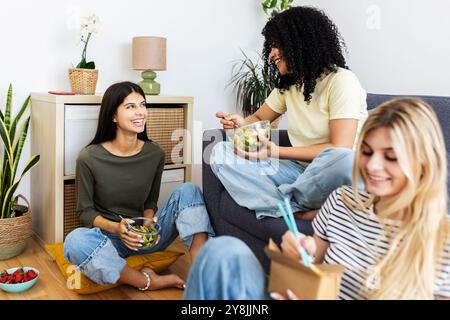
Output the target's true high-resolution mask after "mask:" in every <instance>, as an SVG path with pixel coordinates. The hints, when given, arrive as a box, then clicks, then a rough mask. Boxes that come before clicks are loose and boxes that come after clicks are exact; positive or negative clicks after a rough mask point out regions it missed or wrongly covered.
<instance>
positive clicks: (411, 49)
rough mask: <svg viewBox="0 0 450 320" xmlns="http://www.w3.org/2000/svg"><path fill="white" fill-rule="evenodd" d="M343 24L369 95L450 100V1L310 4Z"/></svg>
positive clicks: (353, 64)
mask: <svg viewBox="0 0 450 320" xmlns="http://www.w3.org/2000/svg"><path fill="white" fill-rule="evenodd" d="M302 3H305V4H311V5H314V6H317V7H321V8H324V10H325V11H326V12H327V13H328V15H329V16H330V17H331V19H332V20H333V21H335V23H336V24H337V26H338V28H339V30H340V31H341V34H342V36H343V37H344V39H345V41H346V43H347V47H348V52H349V56H348V60H347V62H348V65H349V66H350V68H351V69H352V70H353V71H354V72H355V73H356V74H357V75H358V77H359V78H360V80H361V82H362V84H363V86H364V87H365V88H366V90H367V91H369V92H374V93H392V94H425V95H445V96H450V83H449V81H448V74H449V73H450V1H448V0H339V1H336V0H310V1H302Z"/></svg>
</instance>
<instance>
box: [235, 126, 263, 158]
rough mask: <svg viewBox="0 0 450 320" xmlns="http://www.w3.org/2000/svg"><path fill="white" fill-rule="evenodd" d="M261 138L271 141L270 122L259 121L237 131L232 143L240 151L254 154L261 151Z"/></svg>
mask: <svg viewBox="0 0 450 320" xmlns="http://www.w3.org/2000/svg"><path fill="white" fill-rule="evenodd" d="M260 136H263V137H265V138H266V139H267V140H270V121H268V120H264V121H258V122H254V123H251V124H249V125H246V126H243V127H240V128H238V129H236V130H235V131H234V134H233V136H232V141H233V144H234V145H235V146H236V147H238V148H239V149H242V150H245V151H247V152H254V151H259V150H260V149H261V139H260Z"/></svg>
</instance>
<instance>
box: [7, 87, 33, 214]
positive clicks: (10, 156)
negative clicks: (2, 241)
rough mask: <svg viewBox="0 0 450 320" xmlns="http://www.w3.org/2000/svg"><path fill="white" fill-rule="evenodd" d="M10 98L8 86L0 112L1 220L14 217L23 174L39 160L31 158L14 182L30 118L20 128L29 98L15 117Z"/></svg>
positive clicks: (11, 93) (10, 88)
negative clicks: (0, 147)
mask: <svg viewBox="0 0 450 320" xmlns="http://www.w3.org/2000/svg"><path fill="white" fill-rule="evenodd" d="M12 97H13V91H12V85H11V84H10V85H9V88H8V94H7V97H6V107H5V110H4V113H3V112H2V111H1V110H0V138H1V142H2V145H3V162H2V163H1V166H2V171H1V177H0V205H1V208H0V210H1V218H2V219H5V218H11V217H13V216H14V202H15V201H16V198H17V196H16V197H14V193H15V192H16V190H17V188H18V186H19V184H20V182H21V181H22V178H23V177H24V175H25V173H27V172H28V171H30V169H31V168H32V167H33V166H34V165H36V164H37V163H38V161H39V158H40V156H39V155H33V156H31V157H30V159H29V160H28V162H27V163H26V164H25V167H24V168H23V170H22V173H21V174H20V176H19V177H18V179H17V180H16V175H17V167H18V165H19V160H20V156H21V154H22V149H23V145H24V144H25V140H26V138H27V134H28V127H29V124H30V116H28V117H27V118H26V119H25V120H24V121H23V123H22V125H21V126H20V125H19V122H20V120H21V118H22V116H23V115H24V114H25V112H26V111H27V109H28V107H29V104H30V96H28V97H27V99H26V100H25V102H24V104H23V105H22V108H20V110H19V112H18V113H17V114H16V116H15V117H11V109H12Z"/></svg>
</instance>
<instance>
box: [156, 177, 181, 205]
mask: <svg viewBox="0 0 450 320" xmlns="http://www.w3.org/2000/svg"><path fill="white" fill-rule="evenodd" d="M183 182H184V169H171V170H164V171H163V174H162V178H161V191H160V192H159V199H158V208H161V207H162V205H164V204H165V203H166V201H167V200H169V198H170V195H171V194H172V192H173V191H174V190H175V188H176V187H177V186H179V185H180V184H182V183H183Z"/></svg>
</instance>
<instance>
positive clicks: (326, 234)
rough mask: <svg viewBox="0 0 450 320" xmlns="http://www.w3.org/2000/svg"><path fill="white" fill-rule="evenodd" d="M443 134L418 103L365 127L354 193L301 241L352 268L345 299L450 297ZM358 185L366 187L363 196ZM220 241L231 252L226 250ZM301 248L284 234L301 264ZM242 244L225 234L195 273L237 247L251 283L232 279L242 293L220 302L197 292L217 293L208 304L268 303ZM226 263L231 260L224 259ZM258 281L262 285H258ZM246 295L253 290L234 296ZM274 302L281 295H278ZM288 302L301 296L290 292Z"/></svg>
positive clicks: (373, 118) (334, 196)
mask: <svg viewBox="0 0 450 320" xmlns="http://www.w3.org/2000/svg"><path fill="white" fill-rule="evenodd" d="M439 128H440V127H439V123H438V121H437V119H436V115H435V114H434V112H433V111H432V108H431V107H430V106H428V105H427V104H426V103H424V102H423V101H420V100H417V99H412V98H411V99H397V100H391V101H388V102H386V103H384V104H382V105H380V106H378V107H377V108H376V109H375V110H374V111H373V112H372V113H371V114H370V116H369V118H368V119H367V121H366V123H365V124H364V126H363V128H362V130H361V134H360V137H359V139H358V143H357V149H356V157H355V163H354V166H353V185H352V187H350V186H343V187H341V188H338V189H337V190H335V191H334V192H332V193H331V194H330V196H329V197H328V199H327V200H326V202H325V204H324V205H323V206H322V208H321V209H320V211H319V213H318V214H317V216H316V217H315V219H314V221H313V227H314V235H313V236H312V237H310V236H304V235H301V238H302V240H301V243H302V245H303V246H304V247H306V249H307V251H308V252H309V253H310V254H311V255H313V256H314V257H315V263H327V264H342V265H344V266H345V267H346V271H345V272H344V274H343V277H342V282H341V288H340V293H339V298H341V299H433V298H439V297H450V235H449V230H450V229H449V217H448V214H447V162H446V150H445V145H444V140H443V136H442V132H441V130H440V129H439ZM359 179H361V180H362V181H363V182H364V184H365V190H359V188H358V184H357V182H358V180H359ZM221 243H222V244H223V245H226V249H225V248H223V250H222V249H221V248H219V247H220V244H221ZM299 245H300V244H299V243H298V242H297V241H296V240H295V237H294V235H293V234H292V233H291V232H290V231H288V232H286V233H285V234H284V235H283V238H282V244H281V247H282V249H283V252H284V253H285V254H286V255H288V256H291V257H293V258H295V259H300V257H299V254H298V252H299ZM244 246H245V245H244V244H243V243H242V242H238V241H236V240H233V243H232V241H231V240H230V239H227V240H226V241H223V240H220V238H219V239H216V240H214V242H211V243H209V244H207V245H206V247H205V248H204V249H203V250H202V251H201V252H200V254H199V258H198V261H196V263H195V264H194V266H193V268H192V270H193V271H192V272H195V270H196V269H199V268H198V267H196V265H198V266H200V267H201V268H202V269H203V270H201V271H203V272H206V273H207V274H209V277H211V276H212V274H211V273H208V271H209V269H207V267H208V265H207V264H205V263H203V264H202V260H203V259H204V258H205V255H207V251H211V250H212V251H213V252H214V251H216V252H221V253H223V252H225V251H226V250H230V249H231V248H232V251H233V252H235V253H236V254H235V257H234V260H235V262H234V265H236V266H238V267H239V269H240V270H241V271H240V272H242V273H245V274H248V275H251V282H250V281H248V283H238V284H236V283H234V285H235V286H237V287H238V289H232V288H230V289H228V290H224V289H222V290H221V292H220V293H216V296H212V293H211V290H209V291H208V289H207V290H199V292H202V293H204V292H207V293H209V294H210V296H207V297H205V296H204V297H203V298H216V299H220V298H231V299H232V298H238V299H239V298H254V299H259V298H264V297H265V284H264V282H265V278H264V273H263V272H262V269H261V267H260V266H259V265H258V264H257V262H256V263H255V260H256V259H255V258H254V257H253V255H252V253H251V251H250V250H248V248H245V247H244ZM227 255H230V254H227ZM231 255H232V254H231ZM210 256H212V254H210ZM208 258H209V259H210V260H209V262H208V263H209V265H213V266H214V263H215V262H214V260H216V259H211V257H208ZM221 258H222V260H224V259H225V258H224V257H223V255H222V254H221ZM229 258H231V257H229ZM216 264H217V263H216ZM228 264H230V263H228ZM214 267H215V268H216V269H218V271H217V272H216V273H217V274H218V278H219V279H225V280H227V278H226V277H225V276H224V273H225V268H220V265H219V266H218V265H215V266H214ZM227 268H228V269H231V271H233V270H234V271H236V269H237V268H233V266H227ZM233 278H243V277H237V276H236V275H234V276H233ZM199 280H200V281H199ZM201 280H203V279H202V278H201V277H196V276H195V274H192V275H190V277H189V279H188V284H187V286H188V291H186V292H185V294H186V295H187V296H188V297H189V295H191V294H192V291H191V287H194V288H195V286H196V285H197V286H198V285H200V286H201V284H202V283H201ZM215 280H216V281H217V279H215ZM256 281H260V282H263V283H262V284H261V283H260V284H259V285H258V286H257V284H256ZM238 290H239V291H240V292H245V293H246V294H245V295H244V296H242V293H241V296H239V297H234V296H232V295H233V294H238ZM253 290H257V291H258V292H257V293H256V292H255V291H253ZM223 292H226V294H223ZM248 292H251V294H249V293H248ZM288 295H289V294H288ZM271 296H272V298H274V299H281V298H282V296H281V295H280V294H279V293H272V294H271ZM289 296H290V298H291V299H295V298H296V297H295V296H294V295H293V294H292V292H290V295H289ZM194 298H198V296H194Z"/></svg>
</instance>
